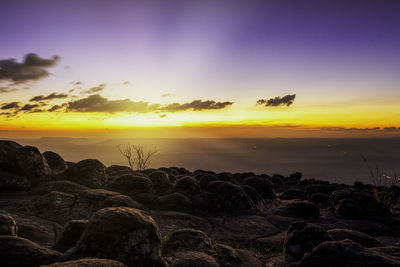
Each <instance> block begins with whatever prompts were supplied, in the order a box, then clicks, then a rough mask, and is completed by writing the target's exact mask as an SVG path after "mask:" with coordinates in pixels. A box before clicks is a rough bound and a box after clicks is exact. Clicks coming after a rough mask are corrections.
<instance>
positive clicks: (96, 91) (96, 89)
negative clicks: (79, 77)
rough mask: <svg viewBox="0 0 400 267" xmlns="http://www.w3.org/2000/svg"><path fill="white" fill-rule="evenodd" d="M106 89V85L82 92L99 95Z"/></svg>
mask: <svg viewBox="0 0 400 267" xmlns="http://www.w3.org/2000/svg"><path fill="white" fill-rule="evenodd" d="M105 87H106V84H105V83H102V84H100V85H99V86H95V87H92V88H90V89H89V90H86V91H83V92H81V94H93V93H98V92H100V91H103V90H104V88H105Z"/></svg>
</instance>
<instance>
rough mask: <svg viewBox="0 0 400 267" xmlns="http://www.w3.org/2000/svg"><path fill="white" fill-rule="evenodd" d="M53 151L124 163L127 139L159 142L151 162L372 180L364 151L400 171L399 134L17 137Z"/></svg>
mask: <svg viewBox="0 0 400 267" xmlns="http://www.w3.org/2000/svg"><path fill="white" fill-rule="evenodd" d="M18 142H20V143H21V144H24V145H34V146H37V147H38V148H39V149H40V150H41V152H44V151H46V150H51V151H55V152H57V153H59V154H60V155H61V156H63V157H64V159H66V160H69V161H75V162H76V161H79V160H82V159H86V158H96V159H99V160H100V161H102V162H103V163H104V164H105V165H107V166H109V165H112V164H119V165H126V162H125V160H124V158H123V157H122V156H121V155H120V153H119V151H118V149H117V145H118V144H126V143H128V142H131V143H135V144H142V145H144V146H145V147H157V149H158V150H159V153H158V154H157V155H156V156H155V157H154V159H153V161H152V164H151V167H162V166H179V167H185V168H187V169H189V170H192V171H194V170H196V169H204V170H213V171H216V172H221V171H228V172H249V171H251V172H255V173H267V174H270V175H271V174H275V173H279V174H283V175H288V174H290V173H293V172H296V171H299V172H302V173H303V175H304V177H305V178H315V179H321V180H329V181H331V182H338V183H353V182H354V181H355V180H359V181H364V182H370V178H369V172H368V168H367V167H366V165H365V163H364V162H363V161H362V159H361V156H360V155H363V156H365V157H366V158H367V159H368V161H369V163H370V165H371V167H372V168H373V169H375V168H376V166H379V168H380V169H381V170H383V172H384V173H386V174H387V175H390V176H393V172H394V170H397V172H398V173H399V175H400V139H317V138H306V139H291V138H288V139H286V138H282V139H279V138H277V139H136V140H117V139H113V140H90V139H72V138H41V139H29V140H28V139H23V140H18Z"/></svg>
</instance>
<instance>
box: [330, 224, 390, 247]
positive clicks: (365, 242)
mask: <svg viewBox="0 0 400 267" xmlns="http://www.w3.org/2000/svg"><path fill="white" fill-rule="evenodd" d="M328 234H329V236H330V237H331V239H332V240H333V241H342V240H345V239H350V240H352V241H354V242H356V243H358V244H360V245H361V246H363V247H367V248H372V247H380V246H383V244H382V243H381V242H379V241H378V240H376V239H375V238H373V237H372V236H369V235H367V234H364V233H361V232H358V231H355V230H348V229H331V230H328Z"/></svg>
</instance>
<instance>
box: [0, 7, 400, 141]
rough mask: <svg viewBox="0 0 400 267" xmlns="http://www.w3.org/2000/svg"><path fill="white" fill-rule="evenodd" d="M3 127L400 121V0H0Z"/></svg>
mask: <svg viewBox="0 0 400 267" xmlns="http://www.w3.org/2000/svg"><path fill="white" fill-rule="evenodd" d="M0 10H2V16H0V25H1V41H0V136H1V137H11V136H18V137H24V136H26V137H32V136H53V135H54V136H55V135H56V136H87V135H91V136H92V135H97V136H112V137H124V138H126V137H127V136H133V135H136V136H144V137H308V136H310V137H333V136H339V137H341V136H343V137H347V136H349V137H351V136H398V134H399V133H400V122H399V119H398V118H400V109H399V106H400V105H399V104H398V102H399V100H400V75H399V74H400V16H399V14H400V2H399V1H396V0H392V1H390V0H375V1H371V0H363V1H361V0H360V1H358V0H346V1H341V0H335V1H330V0H326V1H321V0H319V1H311V0H304V1H285V0H280V1H256V0H247V1H224V0H221V1H208V0H205V1H190V0H186V1H184V0H182V1H178V0H171V1H152V0H150V1H121V0H114V1H103V0H93V1H92V0H85V1H75V0H69V1H54V0H53V1H43V0H37V1H18V0H12V1H8V0H3V1H1V2H0Z"/></svg>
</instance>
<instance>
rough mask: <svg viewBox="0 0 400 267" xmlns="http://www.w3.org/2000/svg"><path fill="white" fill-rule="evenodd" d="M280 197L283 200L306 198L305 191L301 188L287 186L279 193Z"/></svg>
mask: <svg viewBox="0 0 400 267" xmlns="http://www.w3.org/2000/svg"><path fill="white" fill-rule="evenodd" d="M279 198H280V199H283V200H292V199H304V200H306V199H307V196H306V193H304V191H303V190H301V189H298V188H289V189H287V190H286V191H284V192H283V193H282V194H280V195H279Z"/></svg>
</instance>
